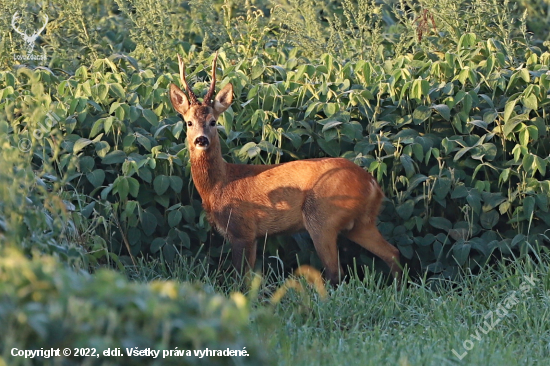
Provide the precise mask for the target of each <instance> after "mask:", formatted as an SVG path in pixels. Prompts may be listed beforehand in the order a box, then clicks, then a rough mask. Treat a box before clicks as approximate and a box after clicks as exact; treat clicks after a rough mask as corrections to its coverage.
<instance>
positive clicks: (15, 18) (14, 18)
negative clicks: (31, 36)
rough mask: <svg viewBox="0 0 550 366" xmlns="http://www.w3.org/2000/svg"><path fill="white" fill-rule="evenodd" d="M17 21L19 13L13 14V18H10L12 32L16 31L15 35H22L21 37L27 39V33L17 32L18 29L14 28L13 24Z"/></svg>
mask: <svg viewBox="0 0 550 366" xmlns="http://www.w3.org/2000/svg"><path fill="white" fill-rule="evenodd" d="M18 19H19V12H17V11H16V12H15V13H14V14H13V17H11V27H12V28H13V30H14V31H16V32H17V33H19V34H20V35H22V36H23V37H28V36H27V33H25V32H23V31H21V30H19V28H18V27H16V26H15V22H16V21H17V20H18Z"/></svg>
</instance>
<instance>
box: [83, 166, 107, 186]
mask: <svg viewBox="0 0 550 366" xmlns="http://www.w3.org/2000/svg"><path fill="white" fill-rule="evenodd" d="M86 178H87V179H88V181H89V182H90V183H91V184H92V185H93V186H94V188H97V187H100V186H101V185H102V184H103V181H104V180H105V171H103V169H96V170H94V171H92V172H90V173H87V174H86Z"/></svg>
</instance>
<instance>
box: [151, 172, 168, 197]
mask: <svg viewBox="0 0 550 366" xmlns="http://www.w3.org/2000/svg"><path fill="white" fill-rule="evenodd" d="M153 187H154V188H155V192H156V194H158V195H159V196H161V195H163V194H164V192H166V190H167V189H168V187H170V179H169V178H168V177H167V176H166V175H157V176H156V177H155V180H154V181H153Z"/></svg>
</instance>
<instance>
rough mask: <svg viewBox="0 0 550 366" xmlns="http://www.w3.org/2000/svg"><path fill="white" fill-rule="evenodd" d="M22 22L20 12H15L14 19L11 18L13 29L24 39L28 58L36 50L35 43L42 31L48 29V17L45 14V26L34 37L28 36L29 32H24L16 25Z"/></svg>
mask: <svg viewBox="0 0 550 366" xmlns="http://www.w3.org/2000/svg"><path fill="white" fill-rule="evenodd" d="M19 20H20V16H19V13H18V12H15V14H13V17H12V18H11V26H12V28H13V29H14V30H15V31H16V32H17V33H19V34H20V35H21V36H22V37H23V40H24V41H25V43H26V44H27V56H28V55H30V54H31V53H32V50H33V49H34V42H35V41H36V39H37V38H38V35H39V34H40V33H42V31H43V30H44V29H45V28H46V24H48V16H47V15H46V14H44V25H43V26H42V28H40V29H39V30H38V31H36V32H34V33H33V34H32V35H30V36H29V35H27V32H24V31H22V30H21V29H19V27H17V26H16V25H15V23H17V22H18V21H19Z"/></svg>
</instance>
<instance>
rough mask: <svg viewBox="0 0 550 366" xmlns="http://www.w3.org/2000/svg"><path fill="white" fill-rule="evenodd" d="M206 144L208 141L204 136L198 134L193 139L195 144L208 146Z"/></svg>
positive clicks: (208, 143)
mask: <svg viewBox="0 0 550 366" xmlns="http://www.w3.org/2000/svg"><path fill="white" fill-rule="evenodd" d="M208 145H210V141H209V140H208V137H206V136H199V137H197V138H196V139H195V146H200V147H208Z"/></svg>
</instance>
